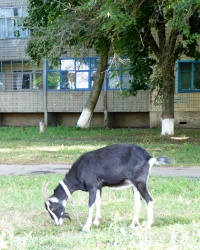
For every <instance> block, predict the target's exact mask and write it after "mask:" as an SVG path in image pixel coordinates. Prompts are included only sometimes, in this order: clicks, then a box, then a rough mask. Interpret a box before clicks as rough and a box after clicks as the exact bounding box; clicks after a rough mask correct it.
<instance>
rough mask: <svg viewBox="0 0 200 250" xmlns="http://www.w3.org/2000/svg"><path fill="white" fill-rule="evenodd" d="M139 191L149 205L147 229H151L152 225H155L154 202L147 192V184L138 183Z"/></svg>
mask: <svg viewBox="0 0 200 250" xmlns="http://www.w3.org/2000/svg"><path fill="white" fill-rule="evenodd" d="M137 189H138V191H139V192H140V194H141V196H142V198H143V199H144V200H145V202H146V205H147V224H146V228H147V229H151V225H152V224H153V200H152V198H151V196H150V195H149V192H148V190H147V185H146V182H140V183H137Z"/></svg>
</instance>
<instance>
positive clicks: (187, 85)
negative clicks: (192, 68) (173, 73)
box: [180, 72, 191, 90]
mask: <svg viewBox="0 0 200 250" xmlns="http://www.w3.org/2000/svg"><path fill="white" fill-rule="evenodd" d="M180 84H181V89H182V90H184V89H191V74H190V72H181V73H180Z"/></svg>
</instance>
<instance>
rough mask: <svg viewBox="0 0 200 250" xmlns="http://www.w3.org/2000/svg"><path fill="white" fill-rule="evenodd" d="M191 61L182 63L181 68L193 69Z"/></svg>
mask: <svg viewBox="0 0 200 250" xmlns="http://www.w3.org/2000/svg"><path fill="white" fill-rule="evenodd" d="M191 66H192V64H191V63H180V70H181V71H183V70H191Z"/></svg>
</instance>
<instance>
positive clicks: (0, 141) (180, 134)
mask: <svg viewBox="0 0 200 250" xmlns="http://www.w3.org/2000/svg"><path fill="white" fill-rule="evenodd" d="M175 133H176V134H175V136H161V135H160V129H100V128H94V129H88V130H81V129H77V128H66V127H64V126H60V127H48V128H47V129H46V132H45V133H44V134H40V133H39V128H37V127H25V128H14V127H1V128H0V164H1V163H7V164H12V163H18V164H20V163H21V164H39V163H68V164H71V163H72V162H74V161H75V160H76V159H77V158H78V157H79V156H80V154H82V153H84V152H86V151H89V150H93V149H96V148H99V147H103V146H106V145H110V144H113V143H134V144H139V145H140V146H142V147H145V148H146V149H147V150H148V151H149V152H150V154H152V155H153V156H156V157H157V156H161V155H166V156H168V157H170V158H172V159H173V160H174V164H173V165H174V166H199V163H200V154H199V149H200V146H199V145H200V130H199V129H176V130H175Z"/></svg>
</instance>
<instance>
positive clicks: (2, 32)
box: [0, 7, 28, 39]
mask: <svg viewBox="0 0 200 250" xmlns="http://www.w3.org/2000/svg"><path fill="white" fill-rule="evenodd" d="M26 16H27V10H26V8H23V7H19V8H0V39H6V38H16V37H27V36H28V30H25V29H23V24H22V21H23V18H24V17H26Z"/></svg>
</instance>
